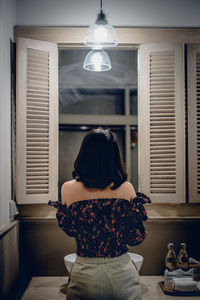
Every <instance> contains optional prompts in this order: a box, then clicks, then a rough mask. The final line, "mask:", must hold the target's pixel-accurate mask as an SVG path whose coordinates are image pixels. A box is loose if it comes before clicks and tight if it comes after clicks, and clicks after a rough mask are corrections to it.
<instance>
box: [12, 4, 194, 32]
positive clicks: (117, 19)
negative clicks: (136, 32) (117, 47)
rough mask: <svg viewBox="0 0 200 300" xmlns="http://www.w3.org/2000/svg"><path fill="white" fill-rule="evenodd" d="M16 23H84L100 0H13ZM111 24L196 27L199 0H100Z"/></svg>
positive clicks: (48, 24)
mask: <svg viewBox="0 0 200 300" xmlns="http://www.w3.org/2000/svg"><path fill="white" fill-rule="evenodd" d="M16 2H17V25H33V26H34V25H35V26H36V25H41V26H50V25H52V26H88V25H90V24H91V23H93V21H94V19H95V10H96V9H98V8H99V5H100V0H16ZM103 7H104V8H106V9H108V11H109V22H110V23H111V24H113V25H115V26H135V27H200V17H199V13H200V0H103Z"/></svg>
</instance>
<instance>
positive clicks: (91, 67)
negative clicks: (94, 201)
mask: <svg viewBox="0 0 200 300" xmlns="http://www.w3.org/2000/svg"><path fill="white" fill-rule="evenodd" d="M83 68H84V69H85V70H87V71H95V72H102V71H108V70H110V69H111V62H110V58H109V56H108V54H107V53H106V52H105V51H104V50H102V49H93V50H91V51H90V52H89V53H88V54H87V56H86V58H85V60H84V63H83Z"/></svg>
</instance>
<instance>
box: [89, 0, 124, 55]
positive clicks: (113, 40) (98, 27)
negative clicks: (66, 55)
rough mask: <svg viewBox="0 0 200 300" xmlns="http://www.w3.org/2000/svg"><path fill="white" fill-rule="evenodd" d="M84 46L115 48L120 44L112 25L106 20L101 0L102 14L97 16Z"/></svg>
mask: <svg viewBox="0 0 200 300" xmlns="http://www.w3.org/2000/svg"><path fill="white" fill-rule="evenodd" d="M84 44H85V45H86V46H88V47H91V48H98V49H101V48H105V47H115V46H117V44H118V41H117V34H116V32H115V30H114V28H113V26H112V25H110V24H109V23H108V21H107V19H106V14H105V12H104V11H103V9H102V0H100V12H99V13H98V15H97V19H96V22H95V24H93V25H92V26H90V27H89V29H88V31H87V33H86V37H85V40H84Z"/></svg>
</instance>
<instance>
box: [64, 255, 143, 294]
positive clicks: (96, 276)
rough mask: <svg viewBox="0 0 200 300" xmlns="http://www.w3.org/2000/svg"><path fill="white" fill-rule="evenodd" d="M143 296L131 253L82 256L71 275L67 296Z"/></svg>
mask: <svg viewBox="0 0 200 300" xmlns="http://www.w3.org/2000/svg"><path fill="white" fill-rule="evenodd" d="M78 299H81V300H83V299H85V300H86V299H87V300H111V299H112V300H141V299H142V296H141V289H140V283H139V275H138V272H137V270H136V268H135V265H134V264H133V262H132V260H131V258H130V256H129V255H128V253H125V254H123V255H121V256H118V257H113V258H103V257H94V258H93V257H92V258H90V257H80V256H77V259H76V261H75V263H74V265H73V267H72V269H71V272H70V275H69V284H68V286H67V300H78Z"/></svg>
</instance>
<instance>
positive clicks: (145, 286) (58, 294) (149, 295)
mask: <svg viewBox="0 0 200 300" xmlns="http://www.w3.org/2000/svg"><path fill="white" fill-rule="evenodd" d="M140 279H141V288H142V300H165V299H168V300H170V299H175V300H191V299H193V298H194V300H197V299H198V300H200V296H195V297H191V296H190V297H177V296H176V297H173V296H168V295H165V294H164V293H163V291H162V290H161V288H160V286H159V284H158V282H159V281H162V280H163V277H162V276H141V277H140ZM67 281H68V277H64V276H63V277H52V276H49V277H33V278H32V280H31V282H30V283H29V286H28V288H27V289H26V291H25V293H24V295H23V297H22V300H42V299H49V300H50V299H52V300H53V299H54V300H57V299H58V300H59V299H60V300H61V299H63V300H64V299H66V283H67Z"/></svg>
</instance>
